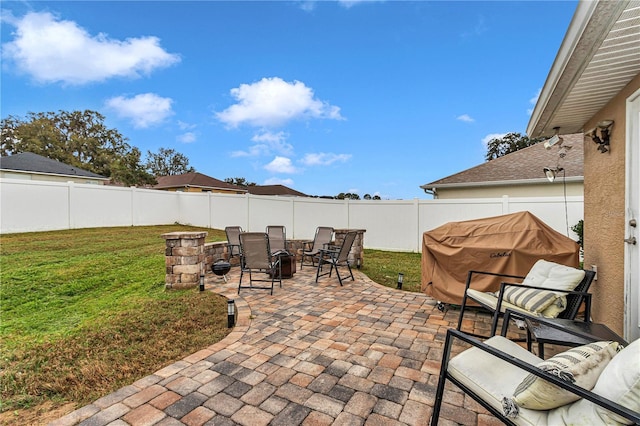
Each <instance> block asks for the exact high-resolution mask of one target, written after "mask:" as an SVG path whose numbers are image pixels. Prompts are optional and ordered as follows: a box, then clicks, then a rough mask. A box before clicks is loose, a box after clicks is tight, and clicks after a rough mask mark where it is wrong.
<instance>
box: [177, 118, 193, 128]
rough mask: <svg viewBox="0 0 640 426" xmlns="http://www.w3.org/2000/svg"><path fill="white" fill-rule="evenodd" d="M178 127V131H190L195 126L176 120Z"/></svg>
mask: <svg viewBox="0 0 640 426" xmlns="http://www.w3.org/2000/svg"><path fill="white" fill-rule="evenodd" d="M178 127H179V128H180V130H192V129H195V128H196V125H195V124H190V123H185V122H184V121H182V120H178Z"/></svg>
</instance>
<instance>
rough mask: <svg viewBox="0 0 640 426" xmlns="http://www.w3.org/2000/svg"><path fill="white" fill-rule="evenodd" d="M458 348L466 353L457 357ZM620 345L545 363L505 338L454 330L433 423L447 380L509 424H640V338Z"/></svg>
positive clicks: (600, 345)
mask: <svg viewBox="0 0 640 426" xmlns="http://www.w3.org/2000/svg"><path fill="white" fill-rule="evenodd" d="M539 320H540V321H547V320H546V319H544V318H542V319H539ZM549 325H550V326H553V322H549ZM503 334H504V333H503ZM570 334H571V333H570ZM454 344H456V346H458V349H459V348H460V346H459V345H460V344H462V345H463V346H462V347H463V348H464V349H465V350H464V351H462V352H461V353H459V354H458V355H456V356H453V357H452V348H453V346H454ZM621 348H622V346H621V345H619V344H618V343H617V342H610V341H596V340H592V341H591V343H589V344H587V345H584V346H581V347H579V348H572V349H569V350H568V351H566V352H563V353H560V354H558V355H557V356H556V357H553V358H552V359H549V360H547V361H544V360H543V359H541V358H538V357H537V356H536V355H534V354H532V353H531V352H529V351H527V350H526V349H524V348H523V347H522V346H520V345H519V344H517V343H515V342H513V341H511V340H508V339H507V338H505V337H504V335H498V336H493V337H491V338H489V339H488V340H486V341H484V342H481V341H480V340H477V339H475V338H473V337H471V336H470V335H468V334H466V333H464V332H461V331H458V330H453V329H449V330H447V336H446V338H445V342H444V348H443V354H442V364H441V368H440V377H439V381H438V386H437V388H436V394H435V401H434V406H433V413H432V417H431V426H437V425H438V422H439V420H440V412H441V407H442V403H443V396H444V391H445V385H446V381H447V380H448V381H450V382H451V383H453V384H454V385H456V386H457V387H458V388H459V389H461V390H462V391H463V392H464V393H465V394H467V395H468V396H470V397H471V398H473V399H474V400H475V401H477V402H478V403H479V404H480V405H482V406H483V407H484V408H485V409H487V410H488V411H489V412H490V413H491V414H493V415H494V416H496V417H497V418H498V419H500V420H501V421H502V422H503V423H505V424H508V425H536V424H537V425H544V424H549V425H563V424H575V425H578V424H580V425H587V424H588V425H605V424H608V425H610V424H635V425H640V398H639V397H638V395H639V394H640V363H639V362H638V359H640V340H636V341H635V342H632V343H631V344H630V345H629V346H627V347H625V348H624V349H622V350H621V351H620V352H617V351H619V350H620V349H621ZM453 352H455V353H458V350H454V351H453ZM447 388H448V387H447ZM447 423H449V422H447Z"/></svg>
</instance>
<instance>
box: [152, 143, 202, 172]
mask: <svg viewBox="0 0 640 426" xmlns="http://www.w3.org/2000/svg"><path fill="white" fill-rule="evenodd" d="M146 167H147V171H148V172H149V173H151V174H152V175H154V176H171V175H181V174H184V173H191V172H195V171H196V169H194V168H193V167H191V166H189V159H188V158H187V157H186V156H185V155H184V154H181V153H179V152H177V151H176V150H174V149H167V148H160V149H159V150H158V153H157V154H154V153H153V152H151V151H147V164H146Z"/></svg>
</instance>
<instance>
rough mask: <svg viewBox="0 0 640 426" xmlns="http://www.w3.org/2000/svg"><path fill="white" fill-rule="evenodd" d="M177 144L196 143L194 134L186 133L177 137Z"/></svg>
mask: <svg viewBox="0 0 640 426" xmlns="http://www.w3.org/2000/svg"><path fill="white" fill-rule="evenodd" d="M177 139H178V142H182V143H192V142H195V141H196V134H195V133H193V132H187V133H184V134H182V135H179V136H178V138H177Z"/></svg>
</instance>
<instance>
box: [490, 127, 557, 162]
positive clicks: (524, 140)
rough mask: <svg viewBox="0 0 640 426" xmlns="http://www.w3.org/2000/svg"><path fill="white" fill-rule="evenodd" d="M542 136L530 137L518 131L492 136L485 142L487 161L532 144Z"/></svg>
mask: <svg viewBox="0 0 640 426" xmlns="http://www.w3.org/2000/svg"><path fill="white" fill-rule="evenodd" d="M543 139H544V138H533V139H530V138H529V137H528V136H526V135H525V136H522V135H521V134H520V133H515V132H512V133H507V134H506V135H504V136H503V137H501V138H494V139H491V140H490V141H489V143H488V144H487V155H486V156H485V159H486V160H487V161H491V160H495V159H496V158H500V157H502V156H505V155H507V154H510V153H512V152H516V151H518V150H519V149H522V148H526V147H528V146H531V145H534V144H536V143H538V142H540V141H541V140H543Z"/></svg>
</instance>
